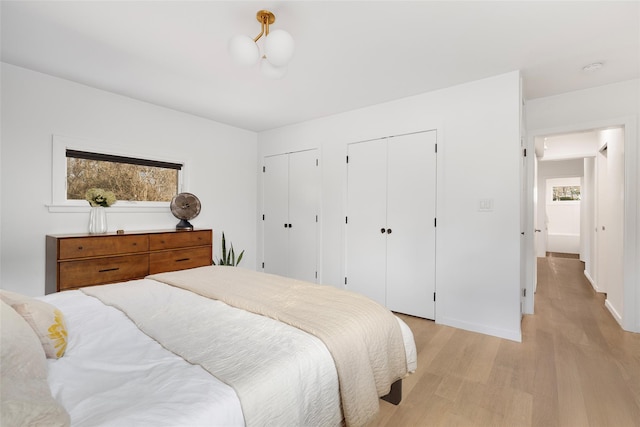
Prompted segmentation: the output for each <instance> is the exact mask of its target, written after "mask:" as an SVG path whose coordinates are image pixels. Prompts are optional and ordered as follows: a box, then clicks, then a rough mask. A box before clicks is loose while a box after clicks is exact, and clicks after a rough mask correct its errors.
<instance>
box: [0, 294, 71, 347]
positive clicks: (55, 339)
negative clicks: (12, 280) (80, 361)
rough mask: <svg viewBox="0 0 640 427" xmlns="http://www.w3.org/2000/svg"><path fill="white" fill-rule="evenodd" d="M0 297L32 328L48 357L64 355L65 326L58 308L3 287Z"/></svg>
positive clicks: (65, 345)
mask: <svg viewBox="0 0 640 427" xmlns="http://www.w3.org/2000/svg"><path fill="white" fill-rule="evenodd" d="M0 299H2V301H4V302H5V303H6V304H9V305H10V306H11V308H13V309H14V310H15V311H16V312H18V314H19V315H21V316H22V317H23V318H24V320H26V321H27V323H28V324H29V326H31V328H33V331H34V332H35V333H36V335H37V336H38V338H39V339H40V343H41V344H42V348H43V349H44V353H45V355H46V356H47V357H48V358H50V359H57V358H59V357H62V355H64V352H65V350H66V349H67V326H66V324H65V321H64V315H63V313H62V312H61V311H60V310H58V309H57V308H56V307H55V306H53V305H51V304H48V303H46V302H44V301H40V300H37V299H34V298H31V297H28V296H26V295H21V294H19V293H16V292H11V291H6V290H4V289H0Z"/></svg>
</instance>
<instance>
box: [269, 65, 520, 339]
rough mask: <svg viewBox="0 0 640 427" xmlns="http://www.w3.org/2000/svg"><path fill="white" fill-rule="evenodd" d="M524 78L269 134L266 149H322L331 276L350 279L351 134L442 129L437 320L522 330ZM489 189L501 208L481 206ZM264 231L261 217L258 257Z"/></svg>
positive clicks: (333, 281)
mask: <svg viewBox="0 0 640 427" xmlns="http://www.w3.org/2000/svg"><path fill="white" fill-rule="evenodd" d="M519 79H520V76H519V73H518V72H512V73H508V74H504V75H500V76H496V77H492V78H488V79H484V80H480V81H476V82H472V83H468V84H463V85H459V86H455V87H452V88H448V89H444V90H439V91H435V92H430V93H426V94H421V95H417V96H413V97H409V98H404V99H400V100H397V101H394V102H388V103H384V104H379V105H375V106H372V107H368V108H363V109H359V110H355V111H350V112H346V113H343V114H337V115H333V116H329V117H326V118H322V119H318V120H314V121H309V122H305V123H301V124H298V125H294V126H287V127H284V128H280V129H275V130H272V131H268V132H263V133H261V134H260V135H259V145H258V149H259V157H260V158H262V157H263V156H266V155H272V154H279V153H284V152H290V151H297V150H301V149H308V148H319V149H320V151H321V167H322V215H321V227H322V232H321V241H322V260H321V277H320V281H321V283H324V284H329V285H334V286H337V287H342V286H343V283H344V265H343V261H344V217H345V203H344V198H345V192H346V185H345V182H346V181H345V172H346V164H345V156H346V150H347V147H346V144H348V143H350V142H356V141H363V140H368V139H373V138H379V137H384V136H390V135H399V134H404V133H409V132H416V131H423V130H429V129H437V132H438V202H437V212H438V227H437V238H436V240H437V242H436V245H437V257H436V263H437V265H436V270H437V273H436V292H437V301H436V321H437V322H438V323H442V324H447V325H451V326H455V327H460V328H464V329H468V330H472V331H477V332H482V333H486V334H491V335H496V336H500V337H505V338H509V339H514V340H520V339H521V333H520V186H519V183H520V168H519V166H520V130H519V129H520V92H519V87H520V81H519ZM258 176H259V178H258V179H260V174H258ZM261 191H262V190H261V183H259V185H258V192H259V196H258V205H259V206H260V204H261V203H262V194H261ZM480 199H492V200H493V206H494V211H493V212H490V213H486V212H478V203H479V200H480ZM259 214H260V211H258V215H257V216H259ZM425 220H426V221H431V220H432V219H430V218H425ZM261 239H262V234H261V224H260V222H258V262H260V257H261V254H260V247H261V242H262V240H261Z"/></svg>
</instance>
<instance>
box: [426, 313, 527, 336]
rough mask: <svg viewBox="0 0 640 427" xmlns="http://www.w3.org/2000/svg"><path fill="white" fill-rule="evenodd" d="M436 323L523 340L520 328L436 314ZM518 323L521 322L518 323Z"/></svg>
mask: <svg viewBox="0 0 640 427" xmlns="http://www.w3.org/2000/svg"><path fill="white" fill-rule="evenodd" d="M436 323H439V324H441V325H446V326H452V327H454V328H458V329H464V330H465V331H471V332H478V333H480V334H485V335H491V336H494V337H498V338H504V339H508V340H511V341H516V342H522V331H521V330H520V329H518V330H516V331H512V330H507V329H501V328H492V327H487V326H485V325H480V324H478V323H469V322H465V321H463V320H458V319H451V318H448V317H444V318H443V317H438V316H436ZM518 325H520V324H519V323H518Z"/></svg>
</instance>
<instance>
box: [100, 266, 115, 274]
mask: <svg viewBox="0 0 640 427" xmlns="http://www.w3.org/2000/svg"><path fill="white" fill-rule="evenodd" d="M117 270H120V267H113V268H105V269H104V270H98V271H99V272H100V273H106V272H108V271H117Z"/></svg>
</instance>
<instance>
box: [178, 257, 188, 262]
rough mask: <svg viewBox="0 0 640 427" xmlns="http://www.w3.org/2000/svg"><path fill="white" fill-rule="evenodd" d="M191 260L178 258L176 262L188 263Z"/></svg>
mask: <svg viewBox="0 0 640 427" xmlns="http://www.w3.org/2000/svg"><path fill="white" fill-rule="evenodd" d="M190 259H191V258H180V259H177V260H176V262H182V261H189V260H190Z"/></svg>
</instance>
